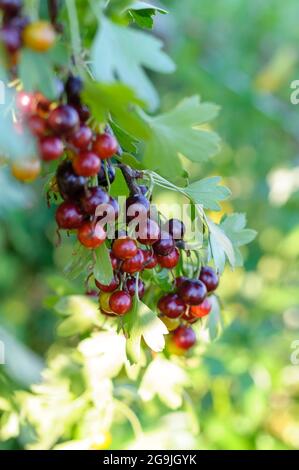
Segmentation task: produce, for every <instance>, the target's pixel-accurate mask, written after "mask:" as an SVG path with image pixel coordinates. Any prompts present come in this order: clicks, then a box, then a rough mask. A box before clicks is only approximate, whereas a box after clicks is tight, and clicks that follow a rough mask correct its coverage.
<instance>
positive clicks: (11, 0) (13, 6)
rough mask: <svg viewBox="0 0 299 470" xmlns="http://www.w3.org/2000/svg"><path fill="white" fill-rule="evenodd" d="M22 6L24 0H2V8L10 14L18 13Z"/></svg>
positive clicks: (0, 1) (0, 2)
mask: <svg viewBox="0 0 299 470" xmlns="http://www.w3.org/2000/svg"><path fill="white" fill-rule="evenodd" d="M22 6H23V1H22V0H0V9H1V10H3V11H4V12H5V13H8V14H10V15H16V14H17V13H18V12H19V11H20V10H21V8H22Z"/></svg>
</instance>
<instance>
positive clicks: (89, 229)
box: [78, 222, 106, 248]
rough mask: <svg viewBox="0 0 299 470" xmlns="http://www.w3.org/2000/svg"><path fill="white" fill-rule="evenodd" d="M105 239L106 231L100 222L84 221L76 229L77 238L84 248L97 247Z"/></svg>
mask: <svg viewBox="0 0 299 470" xmlns="http://www.w3.org/2000/svg"><path fill="white" fill-rule="evenodd" d="M105 239H106V232H105V230H104V229H103V227H101V225H100V224H94V223H93V222H85V223H84V224H83V225H81V227H80V228H79V230H78V240H79V242H80V243H81V244H82V245H84V246H86V248H97V247H98V246H100V245H101V244H102V243H103V242H104V241H105Z"/></svg>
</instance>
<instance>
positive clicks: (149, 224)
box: [138, 219, 160, 245]
mask: <svg viewBox="0 0 299 470" xmlns="http://www.w3.org/2000/svg"><path fill="white" fill-rule="evenodd" d="M159 238H160V227H159V225H158V224H157V222H155V221H154V220H152V219H148V220H147V221H146V222H145V223H144V222H143V221H142V222H141V223H140V224H138V241H139V242H140V243H142V244H143V245H153V244H154V243H155V242H156V241H157V240H159Z"/></svg>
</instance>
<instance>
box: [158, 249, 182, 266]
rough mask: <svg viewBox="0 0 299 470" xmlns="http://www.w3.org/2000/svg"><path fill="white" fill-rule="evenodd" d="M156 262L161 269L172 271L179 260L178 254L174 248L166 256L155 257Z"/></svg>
mask: <svg viewBox="0 0 299 470" xmlns="http://www.w3.org/2000/svg"><path fill="white" fill-rule="evenodd" d="M157 260H158V263H159V265H160V266H161V267H162V268H166V269H173V268H175V267H176V266H177V264H178V262H179V260H180V252H179V250H178V249H177V248H175V249H174V250H172V251H171V252H170V253H169V254H168V255H166V256H161V255H157Z"/></svg>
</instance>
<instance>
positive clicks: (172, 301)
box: [158, 294, 186, 318]
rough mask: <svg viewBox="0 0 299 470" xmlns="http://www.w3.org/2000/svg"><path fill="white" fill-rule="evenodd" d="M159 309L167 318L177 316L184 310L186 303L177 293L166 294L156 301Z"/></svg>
mask: <svg viewBox="0 0 299 470" xmlns="http://www.w3.org/2000/svg"><path fill="white" fill-rule="evenodd" d="M158 308H159V310H160V311H161V312H162V313H163V314H164V315H166V316H167V317H169V318H177V317H179V316H180V315H183V313H185V311H186V305H185V303H184V302H183V301H182V299H180V297H179V296H178V294H166V295H163V297H161V298H160V300H159V302H158Z"/></svg>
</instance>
